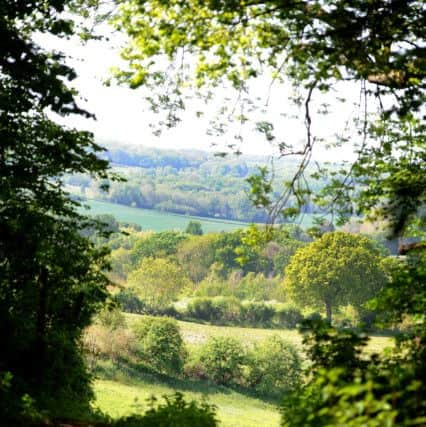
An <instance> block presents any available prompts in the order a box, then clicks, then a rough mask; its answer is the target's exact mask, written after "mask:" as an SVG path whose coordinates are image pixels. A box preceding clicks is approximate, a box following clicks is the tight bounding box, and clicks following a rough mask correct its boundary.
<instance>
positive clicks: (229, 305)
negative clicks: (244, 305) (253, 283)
mask: <svg viewBox="0 0 426 427" xmlns="http://www.w3.org/2000/svg"><path fill="white" fill-rule="evenodd" d="M213 307H214V308H215V310H214V311H215V313H217V316H218V318H217V319H216V320H219V321H222V322H225V323H226V322H231V323H234V322H238V321H240V320H241V303H240V301H238V300H237V299H236V298H232V297H217V298H214V299H213Z"/></svg>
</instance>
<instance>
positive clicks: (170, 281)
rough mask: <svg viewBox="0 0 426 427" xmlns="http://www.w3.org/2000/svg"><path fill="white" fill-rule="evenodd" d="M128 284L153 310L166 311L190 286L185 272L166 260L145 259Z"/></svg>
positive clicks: (129, 278)
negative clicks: (183, 290)
mask: <svg viewBox="0 0 426 427" xmlns="http://www.w3.org/2000/svg"><path fill="white" fill-rule="evenodd" d="M127 284H128V286H129V287H131V288H133V289H134V291H135V293H136V294H137V296H138V297H139V298H141V300H142V301H143V302H144V303H145V304H146V305H147V306H148V307H149V308H150V309H153V310H158V309H160V310H161V309H164V308H166V307H167V306H168V305H169V304H170V303H171V302H173V301H174V300H175V299H176V298H177V297H178V296H179V294H180V292H181V291H182V289H183V288H184V287H185V285H187V284H189V280H188V278H187V277H186V275H185V273H184V271H183V270H182V269H181V268H180V267H179V266H178V265H176V264H174V263H173V262H171V261H169V260H167V259H164V258H144V259H143V260H142V262H141V264H140V266H139V268H137V269H136V270H134V271H132V272H131V273H130V274H129V276H128V281H127Z"/></svg>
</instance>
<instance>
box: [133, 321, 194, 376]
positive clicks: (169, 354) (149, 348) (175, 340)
mask: <svg viewBox="0 0 426 427" xmlns="http://www.w3.org/2000/svg"><path fill="white" fill-rule="evenodd" d="M134 332H135V335H136V338H137V340H138V344H137V348H138V353H139V355H140V356H141V358H142V360H143V362H144V364H145V365H147V366H150V367H151V368H153V369H154V370H155V371H157V372H159V373H165V374H180V373H181V372H182V370H183V365H184V363H185V359H186V357H187V351H186V349H185V346H184V343H183V339H182V337H181V335H180V330H179V326H178V324H177V322H176V320H174V319H170V318H167V317H157V318H156V317H146V318H144V319H142V320H141V321H140V322H139V323H138V324H136V325H135V326H134Z"/></svg>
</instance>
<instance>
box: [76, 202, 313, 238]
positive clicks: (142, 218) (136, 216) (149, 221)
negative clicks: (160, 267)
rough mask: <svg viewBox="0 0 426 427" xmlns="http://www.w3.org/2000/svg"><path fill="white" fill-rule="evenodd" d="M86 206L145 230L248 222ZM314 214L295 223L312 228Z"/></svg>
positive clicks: (207, 228)
mask: <svg viewBox="0 0 426 427" xmlns="http://www.w3.org/2000/svg"><path fill="white" fill-rule="evenodd" d="M85 204H86V205H87V206H88V207H89V208H90V209H89V210H85V209H84V211H85V212H86V213H88V214H90V215H101V214H109V215H113V216H114V217H115V218H116V219H117V221H120V222H132V223H134V224H138V225H140V226H141V227H142V229H143V230H152V231H156V232H158V231H166V230H182V231H183V230H185V229H186V227H187V225H188V223H189V221H198V222H200V223H201V226H202V228H203V231H204V232H206V233H208V232H221V231H233V230H236V229H238V228H245V227H247V225H248V224H247V223H246V222H240V221H231V220H226V219H215V218H204V217H198V216H190V215H179V214H174V213H170V212H161V211H156V210H153V209H141V208H132V207H129V206H124V205H119V204H117V203H110V202H100V201H98V200H86V201H85ZM314 218H315V215H314V214H304V215H303V216H302V217H301V218H300V220H298V221H296V222H295V223H296V224H298V225H301V226H303V227H309V226H312V224H313V220H314Z"/></svg>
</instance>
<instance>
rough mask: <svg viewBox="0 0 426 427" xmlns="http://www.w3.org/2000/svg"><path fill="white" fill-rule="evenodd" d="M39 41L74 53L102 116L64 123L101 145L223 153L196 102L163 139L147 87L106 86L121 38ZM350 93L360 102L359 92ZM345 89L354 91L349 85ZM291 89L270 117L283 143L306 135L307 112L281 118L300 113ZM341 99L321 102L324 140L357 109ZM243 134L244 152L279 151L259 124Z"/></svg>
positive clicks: (88, 95)
mask: <svg viewBox="0 0 426 427" xmlns="http://www.w3.org/2000/svg"><path fill="white" fill-rule="evenodd" d="M37 39H38V40H37V41H38V42H40V43H41V44H42V45H44V46H46V47H51V48H55V49H60V50H62V51H64V52H65V53H66V54H67V55H69V60H68V61H69V63H70V65H72V66H73V67H74V68H75V69H76V71H77V73H78V75H79V77H78V79H76V81H75V82H74V85H75V87H76V88H77V89H78V90H79V91H80V94H81V96H82V97H83V98H85V100H86V101H85V103H84V104H85V105H84V104H83V105H84V106H85V107H86V108H87V109H88V110H89V111H90V112H92V113H94V114H95V115H96V117H97V120H96V121H93V120H85V119H82V118H79V117H74V118H67V119H65V120H63V119H61V121H62V122H65V123H66V124H69V125H72V126H76V127H78V128H80V129H87V130H90V131H92V132H94V134H95V136H96V138H97V139H98V140H99V141H100V142H102V141H115V142H119V143H123V144H124V143H126V144H141V145H146V146H155V147H158V148H176V149H180V148H186V149H187V148H196V149H202V150H217V148H212V146H211V143H212V141H213V139H212V137H210V136H208V135H207V134H206V129H207V127H208V124H207V121H206V120H205V119H204V120H203V119H197V118H196V117H195V110H197V109H199V105H197V104H195V103H194V104H192V105H190V108H189V109H188V111H186V112H185V113H184V114H183V121H182V122H181V123H180V124H178V126H177V127H176V128H175V129H172V130H165V131H164V132H163V133H162V134H161V136H160V137H157V136H154V135H153V133H152V128H151V127H150V123H155V122H156V121H158V116H156V115H155V114H153V113H152V112H150V111H149V108H148V105H147V104H146V102H144V99H143V98H144V95H146V93H144V90H145V91H146V89H144V88H140V89H138V90H131V89H128V88H126V87H118V86H117V85H114V84H113V85H111V86H109V87H107V86H105V85H104V84H103V82H104V80H105V79H107V78H108V77H109V76H110V71H109V70H110V68H111V67H113V66H119V65H120V63H121V60H120V58H119V48H118V45H119V44H120V38H119V37H114V36H113V37H112V40H113V41H110V42H99V41H91V42H89V43H87V44H85V45H82V44H81V43H80V42H79V41H77V40H69V41H64V40H61V41H60V42H58V41H57V40H55V39H50V38H47V37H45V36H43V37H38V38H37ZM269 83H270V79H269V78H268V77H266V76H265V77H264V78H262V79H259V81H257V82H256V83H255V84H254V85H253V88H254V91H257V92H259V94H260V95H261V96H262V97H263V100H262V101H259V102H261V103H264V102H265V99H266V96H265V94H266V92H267V88H268V86H269ZM349 89H350V90H351V91H352V92H353V93H352V96H353V97H354V98H355V99H356V97H357V91H358V88H354V87H352V88H349ZM345 90H348V89H347V87H346V88H345ZM289 91H290V86H289V85H285V84H284V85H281V86H280V85H276V86H274V87H273V89H272V91H271V96H270V102H269V106H268V111H267V114H266V116H265V118H267V119H268V120H271V121H273V122H274V123H275V127H276V134H277V139H278V140H280V141H281V140H283V141H285V142H287V143H297V142H298V141H302V140H303V138H304V135H305V129H304V126H303V111H302V112H299V116H298V117H296V118H294V119H288V118H283V117H282V115H281V113H293V114H294V113H296V111H295V110H292V109H291V108H290V107H289V105H290V102H289V101H288V96H289ZM220 96H224V94H223V93H222V94H221V93H219V98H220ZM337 96H341V94H339V93H338V92H336V93H332V94H330V95H329V96H328V97H327V99H319V97H317V98H316V101H317V105H319V104H320V103H321V102H323V101H325V100H327V101H328V102H331V104H332V106H334V107H333V108H334V110H333V114H330V115H329V116H317V117H314V119H313V131H314V133H315V134H318V135H320V136H323V137H324V138H325V139H326V140H327V141H332V138H331V137H332V135H333V134H334V133H335V132H341V131H342V129H344V127H345V123H346V122H347V121H348V119H350V117H351V116H352V115H353V114H354V107H353V106H350V105H346V104H344V105H342V104H338V103H337V102H334V101H333V99H334V97H337ZM220 106H221V105H220V100H216V101H215V102H214V103H213V104H212V105H210V108H211V109H212V110H215V109H218V108H220ZM191 107H192V108H191ZM243 136H244V143H243V144H242V145H241V149H242V151H243V152H244V153H249V154H270V153H271V152H273V150H272V149H271V148H270V146H269V145H268V143H266V142H265V140H264V138H263V136H262V135H260V134H259V133H257V132H256V131H255V130H254V124H252V123H249V124H247V125H245V127H244V130H243ZM219 142H221V143H223V145H226V143H228V142H235V141H234V140H233V138H232V136H229V137H227V138H223V139H222V140H221V141H219ZM351 151H352V150H351V149H350V148H345V149H340V150H332V151H328V152H326V151H325V150H324V149H323V148H321V147H319V149H318V150H317V151H316V158H317V159H320V160H321V159H327V160H337V159H345V160H350V158H351V157H352V156H351V154H350V153H351Z"/></svg>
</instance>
